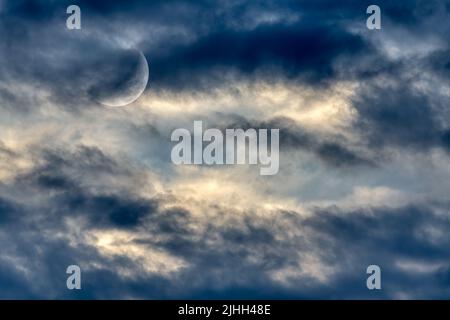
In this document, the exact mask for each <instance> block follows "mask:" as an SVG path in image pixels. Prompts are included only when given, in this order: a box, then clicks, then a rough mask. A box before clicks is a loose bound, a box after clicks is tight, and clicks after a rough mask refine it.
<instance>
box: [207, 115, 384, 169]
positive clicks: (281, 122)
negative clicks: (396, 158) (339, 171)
mask: <svg viewBox="0 0 450 320" xmlns="http://www.w3.org/2000/svg"><path fill="white" fill-rule="evenodd" d="M218 118H220V119H221V120H220V121H221V123H220V124H214V125H212V126H211V127H214V128H221V129H222V131H225V130H226V129H227V128H235V129H243V130H248V129H251V128H253V129H255V130H258V129H267V128H269V129H279V130H280V137H279V138H280V141H279V143H280V151H286V152H289V151H306V152H310V153H312V154H314V155H315V156H316V157H318V158H319V159H320V160H322V161H323V163H325V164H326V165H327V166H330V167H332V168H357V167H360V168H368V167H374V166H376V163H377V162H378V160H380V159H378V158H377V157H373V156H372V158H368V157H367V156H366V155H363V154H360V153H361V152H359V151H353V150H351V149H349V148H348V147H347V146H346V145H347V144H349V143H348V142H347V141H346V139H345V138H344V137H342V136H341V135H339V134H336V135H335V136H330V135H328V136H324V137H321V136H318V135H314V134H312V133H309V132H307V131H306V130H304V129H303V128H302V127H301V125H299V124H298V123H296V121H294V120H293V119H290V118H288V117H276V118H272V119H269V120H267V121H262V122H259V121H254V120H252V119H246V118H245V117H242V116H238V115H234V114H220V116H218Z"/></svg>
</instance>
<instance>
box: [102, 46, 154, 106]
mask: <svg viewBox="0 0 450 320" xmlns="http://www.w3.org/2000/svg"><path fill="white" fill-rule="evenodd" d="M138 52H139V60H138V62H137V65H136V68H135V71H134V73H132V74H131V76H130V77H128V79H126V80H124V81H123V82H122V83H121V84H120V85H118V86H115V87H114V90H106V91H105V92H103V93H99V94H98V96H97V102H99V103H101V104H102V105H104V106H107V107H123V106H126V105H128V104H130V103H132V102H134V101H136V100H137V99H138V98H139V97H140V96H141V95H142V93H143V92H144V91H145V88H146V87H147V83H148V77H149V67H148V62H147V59H146V58H145V56H144V54H143V53H142V52H141V51H138Z"/></svg>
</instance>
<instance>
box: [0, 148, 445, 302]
mask: <svg viewBox="0 0 450 320" xmlns="http://www.w3.org/2000/svg"><path fill="white" fill-rule="evenodd" d="M45 159H47V160H46V162H45V163H44V164H43V165H41V166H39V167H37V168H36V169H35V170H34V171H33V172H32V173H30V174H27V175H24V176H21V177H20V178H18V179H16V180H14V181H12V182H10V183H11V184H10V185H8V186H5V185H3V186H2V188H3V190H4V188H5V187H7V188H8V189H9V190H10V191H11V190H14V189H17V190H21V192H22V193H25V194H27V193H28V192H30V191H31V192H32V194H33V195H34V197H37V196H38V197H39V198H41V197H42V198H43V199H44V201H40V202H35V201H28V200H27V198H23V197H19V198H17V200H15V199H14V197H13V196H11V195H10V196H9V197H10V198H11V199H8V200H7V199H3V198H2V199H1V200H0V217H1V219H0V229H1V230H2V232H0V236H1V237H2V239H5V241H7V242H6V247H5V248H8V249H7V250H6V251H4V252H2V253H3V256H2V257H7V256H8V255H14V256H15V257H16V258H17V259H19V260H18V261H25V260H26V261H28V262H27V263H28V267H29V268H31V269H32V270H34V271H35V272H36V273H37V274H39V277H38V280H37V282H34V283H30V282H26V281H24V277H25V275H24V274H23V273H22V271H20V269H14V268H12V266H11V263H10V262H9V261H8V260H5V259H0V270H3V271H4V272H5V273H8V275H9V276H8V277H3V276H0V284H1V285H2V287H4V288H7V290H6V291H2V292H3V293H2V297H3V298H18V297H19V298H24V297H27V298H37V297H40V298H42V297H52V298H68V297H70V298H121V297H122V298H123V297H131V296H132V297H138V298H170V297H174V296H176V297H178V298H211V297H214V298H231V297H232V298H255V297H258V298H281V297H283V298H355V297H358V298H373V297H378V298H382V297H384V298H393V297H397V294H400V293H402V292H403V293H408V294H411V295H412V296H413V297H417V298H429V297H439V298H443V297H448V296H449V295H450V292H449V291H448V289H447V287H446V283H447V282H446V281H448V274H449V271H448V268H446V267H445V265H448V263H449V262H450V261H449V260H450V253H449V251H448V250H447V248H448V246H449V245H450V243H449V241H450V240H449V239H448V237H446V236H445V234H447V232H448V230H449V228H450V220H449V219H448V218H447V217H446V216H445V215H442V214H439V212H443V210H444V211H446V210H448V205H447V204H445V203H442V204H431V203H430V204H427V203H424V204H422V205H410V206H405V207H401V208H397V209H395V208H389V207H385V208H372V209H365V208H361V209H355V210H350V211H349V210H343V209H339V208H338V207H329V208H316V209H314V213H313V214H312V215H311V216H309V217H304V216H303V215H300V214H298V213H297V212H293V211H291V212H288V211H280V212H278V213H277V214H275V215H267V216H259V218H258V219H253V215H254V213H252V212H247V213H242V212H241V213H236V212H234V211H233V210H229V209H227V208H220V207H218V206H214V207H211V208H209V209H208V211H209V212H210V214H212V217H213V219H212V220H209V221H203V222H201V223H202V224H201V226H202V228H201V229H199V228H198V226H199V224H198V223H199V220H198V218H199V217H198V216H196V215H193V214H191V212H189V210H187V209H185V208H183V206H178V207H176V208H171V209H163V208H162V207H161V206H159V205H158V204H159V201H161V199H158V200H156V199H155V200H152V199H150V200H149V199H142V198H140V197H139V196H137V195H133V194H131V193H130V192H129V193H121V192H119V191H118V190H117V189H115V188H113V187H112V186H111V187H110V190H102V192H99V191H98V190H97V192H93V191H92V190H90V189H89V188H87V186H86V183H87V178H86V177H84V175H85V174H87V175H90V174H95V173H99V174H100V175H99V174H97V176H95V177H93V178H95V179H96V180H98V179H100V178H102V179H105V181H106V180H108V179H109V178H108V177H111V176H118V175H121V174H126V173H127V172H129V171H128V170H123V169H120V165H119V164H118V163H117V161H116V160H114V159H112V158H111V157H109V156H107V155H106V154H104V153H102V152H101V151H99V150H97V149H92V148H81V149H79V150H78V151H76V152H63V153H61V152H58V153H54V152H50V151H48V152H47V155H46V157H45ZM102 163H104V166H102V165H101V164H102ZM128 178H131V179H134V178H133V177H132V175H131V176H129V177H128ZM80 179H81V180H80ZM9 193H10V194H11V192H9ZM175 196H176V195H175ZM19 201H20V202H19ZM76 216H80V217H84V218H85V219H87V222H88V224H87V228H88V230H89V229H90V228H95V229H97V230H98V229H99V228H104V229H105V230H124V229H125V230H130V231H133V230H134V231H135V232H138V231H140V232H141V233H142V232H143V234H144V235H145V234H149V235H151V237H144V238H141V239H138V240H136V244H139V245H141V246H142V245H143V246H148V247H149V249H151V248H159V249H161V250H165V251H166V252H168V253H170V254H172V255H174V256H176V257H178V258H181V259H183V260H184V261H186V262H187V263H188V266H187V267H186V268H184V269H182V270H181V271H180V272H178V273H177V275H176V279H177V282H176V283H175V282H173V281H170V280H168V279H167V278H165V277H162V276H159V275H158V274H147V273H145V272H142V270H140V269H139V267H138V266H137V265H136V264H135V263H134V262H133V261H131V260H130V259H129V258H128V257H126V256H115V257H105V256H103V255H101V254H99V252H98V251H97V250H96V249H95V247H92V246H90V245H88V244H85V243H83V242H80V243H79V244H77V245H76V246H73V245H69V244H68V242H67V241H66V240H63V239H60V238H58V237H57V236H53V235H57V234H61V233H64V232H67V229H66V228H67V225H66V224H65V223H64V222H65V219H66V218H68V217H76ZM19 222H20V223H19ZM203 223H205V224H203ZM86 231H87V230H86ZM5 236H6V237H5ZM79 240H80V241H81V240H82V238H80V239H79ZM307 254H313V255H315V256H316V257H317V259H318V263H320V264H321V265H327V266H330V267H332V269H324V270H321V271H320V272H322V273H324V274H323V275H324V276H325V277H326V278H327V279H328V280H327V281H326V282H325V283H322V282H320V281H317V280H316V279H314V278H313V277H311V275H309V274H303V275H301V276H297V277H295V278H292V279H290V280H289V283H290V285H289V286H287V285H286V284H283V283H280V282H279V281H276V280H275V279H274V278H273V276H272V274H273V272H276V271H278V270H284V269H286V268H288V269H289V268H290V269H291V270H292V269H293V270H299V271H301V270H302V268H306V266H307V265H308V263H310V261H309V260H308V259H306V256H305V255H307ZM20 259H22V260H20ZM24 259H25V260H24ZM401 260H408V261H414V262H417V263H422V262H423V263H429V264H435V265H437V267H436V268H435V269H432V271H431V272H428V273H425V274H422V273H420V274H419V273H418V272H420V271H414V270H405V269H402V268H401V266H399V264H398V261H401ZM80 261H81V262H80ZM30 263H31V265H30ZM77 263H80V264H83V265H84V264H85V263H87V264H89V263H95V264H97V265H100V266H102V267H100V268H97V269H89V268H85V270H86V271H83V286H84V289H83V291H82V292H81V293H79V294H77V293H74V292H69V291H68V290H66V289H65V287H64V285H65V276H66V275H65V273H64V270H65V268H66V267H67V265H69V264H77ZM370 264H378V265H380V266H381V267H382V272H383V288H384V289H383V291H382V292H378V293H373V292H370V291H368V290H367V289H366V287H365V279H366V276H367V275H366V273H365V268H366V267H367V266H368V265H370ZM107 266H109V267H107ZM120 267H123V268H129V269H130V270H135V272H136V275H135V276H134V277H123V276H121V275H120V273H118V272H114V271H112V269H114V270H117V268H120ZM327 270H330V274H327V272H328V271H327ZM331 270H332V271H331ZM419 275H420V276H419ZM211 284H213V285H211ZM418 286H420V288H421V290H420V292H418V291H415V290H414V288H416V287H418Z"/></svg>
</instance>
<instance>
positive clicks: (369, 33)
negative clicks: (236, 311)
mask: <svg viewBox="0 0 450 320" xmlns="http://www.w3.org/2000/svg"><path fill="white" fill-rule="evenodd" d="M70 4H77V5H79V6H80V8H81V15H82V21H81V22H82V29H81V30H68V29H67V28H66V19H67V17H68V15H67V14H66V8H67V6H69V5H70ZM370 4H377V5H379V6H380V8H381V14H382V16H381V17H382V29H381V30H368V29H367V28H366V19H367V17H368V15H367V14H366V9H367V6H368V5H370ZM449 34H450V2H449V1H446V0H437V1H435V0H423V1H419V0H416V1H413V0H405V1H382V0H377V1H376V2H373V1H365V0H363V1H361V0H354V1H335V0H320V1H318V0H314V1H312V0H308V1H304V0H292V1H287V0H286V1H283V0H276V1H275V0H267V1H243V0H227V1H225V0H223V1H207V0H199V1H182V0H178V1H172V0H164V1H158V0H155V1H137V0H129V1H118V0H109V1H100V0H98V1H96V0H90V1H83V0H80V1H77V2H76V3H74V2H72V1H65V0H59V1H56V0H46V1H44V0H14V1H13V0H0V244H1V249H0V289H1V290H0V298H52V299H53V298H60V299H66V298H70V299H72V298H73V299H78V298H80V299H113V298H114V299H132V298H138V299H175V298H179V299H183V298H194V299H196V298H204V299H209V298H211V299H213V298H289V299H303V298H305V299H306V298H308V299H309V298H321V299H322V298H323V299H336V298H344V299H349V298H362V299H366V298H367V299H371V298H386V299H394V298H395V299H411V298H424V299H428V298H450V236H449V231H450V199H449V196H448V195H449V190H450V109H449V104H450V83H449V79H450V54H449V53H450V40H449V36H448V35H449ZM129 49H134V50H138V51H141V52H142V53H143V55H144V56H145V57H146V59H147V60H148V63H149V68H150V79H149V82H148V85H147V88H146V90H145V92H144V93H143V94H142V96H141V97H140V98H139V99H138V100H136V101H135V102H133V103H131V104H129V105H127V106H125V107H115V108H112V107H107V106H104V105H102V104H101V103H99V101H98V99H96V96H95V94H93V92H95V90H94V91H93V88H98V86H101V85H102V84H105V83H109V82H111V81H112V80H111V78H114V77H115V76H117V75H120V76H119V79H121V78H120V77H126V75H127V74H129V73H130V70H132V69H133V67H135V61H134V62H133V61H131V60H132V59H131V60H130V59H126V57H125V58H124V59H122V58H123V56H124V54H123V53H124V52H129V51H127V50H129ZM125 56H126V55H125ZM118 57H119V58H118ZM116 78H117V77H116ZM111 94H114V93H113V92H111ZM194 120H202V121H203V123H204V124H205V126H207V127H210V128H220V129H225V128H244V129H245V128H268V129H271V128H279V129H280V170H279V173H278V174H277V175H274V176H261V175H260V174H259V168H258V166H248V165H236V166H210V167H208V166H188V165H185V166H176V165H174V164H172V162H171V160H170V152H171V149H172V147H173V145H174V144H173V143H172V142H171V141H170V135H171V132H172V131H173V130H174V129H175V128H187V129H191V128H192V126H193V121H194ZM73 264H76V265H79V266H80V268H81V270H82V290H81V291H76V290H73V291H70V290H68V289H67V288H66V278H67V274H66V268H67V266H69V265H73ZM371 264H376V265H379V266H380V267H381V270H382V290H379V291H376V290H374V291H370V290H368V289H367V287H366V279H367V274H366V268H367V266H369V265H371Z"/></svg>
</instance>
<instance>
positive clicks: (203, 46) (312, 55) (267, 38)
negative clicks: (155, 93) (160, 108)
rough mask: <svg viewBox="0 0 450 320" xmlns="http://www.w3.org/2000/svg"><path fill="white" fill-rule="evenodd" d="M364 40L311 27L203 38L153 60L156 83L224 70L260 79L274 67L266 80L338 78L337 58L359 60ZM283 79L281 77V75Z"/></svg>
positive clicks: (263, 29) (229, 32)
mask: <svg viewBox="0 0 450 320" xmlns="http://www.w3.org/2000/svg"><path fill="white" fill-rule="evenodd" d="M363 48H364V43H363V41H362V40H361V39H360V38H359V37H358V36H354V35H351V34H349V33H346V32H345V31H343V30H341V29H339V28H337V27H336V28H333V27H331V28H325V27H322V26H310V25H309V24H306V23H302V24H296V25H293V26H284V25H281V26H280V25H276V26H267V27H259V28H257V29H255V30H251V31H239V30H224V31H221V32H217V33H215V34H210V35H207V36H206V37H204V38H200V39H199V40H198V41H197V42H195V43H193V44H189V45H186V46H182V47H179V48H175V49H173V50H172V51H171V52H170V53H169V55H167V56H163V57H155V58H154V59H153V67H154V68H153V71H154V73H155V78H156V84H158V82H159V81H162V82H163V83H165V84H166V85H167V86H171V84H174V85H175V86H176V85H178V84H179V81H178V80H177V79H181V80H182V81H186V82H185V84H186V85H189V84H192V81H195V80H196V79H197V78H198V76H197V75H199V74H200V75H201V74H204V73H207V72H208V71H210V70H214V69H219V70H223V72H225V70H228V71H230V70H231V71H233V70H235V71H237V72H241V73H244V74H254V73H255V71H256V70H258V69H260V68H263V67H265V68H269V70H270V71H269V72H267V70H266V72H267V74H259V76H264V77H268V78H270V77H272V78H273V77H274V76H276V74H277V73H279V72H281V75H284V76H285V77H288V78H289V77H294V78H296V77H301V78H305V79H306V80H309V81H312V82H316V81H320V80H324V79H330V78H333V77H334V76H335V74H334V70H333V68H332V63H333V61H334V59H336V58H338V57H339V56H340V55H350V56H351V55H356V54H358V53H360V52H361V51H362V49H363ZM278 76H280V75H278Z"/></svg>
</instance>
